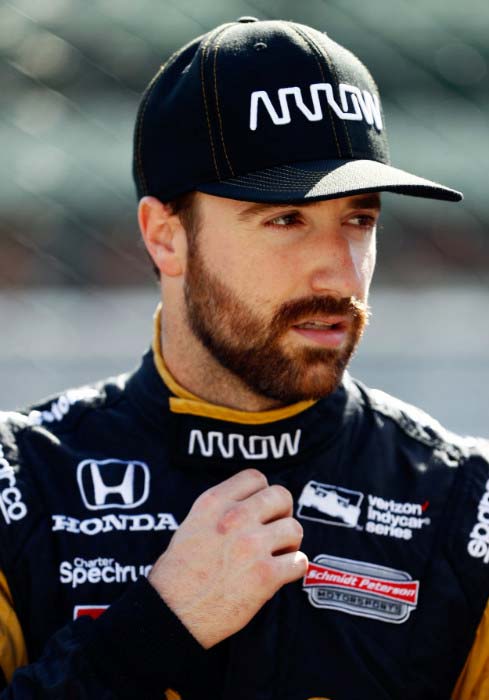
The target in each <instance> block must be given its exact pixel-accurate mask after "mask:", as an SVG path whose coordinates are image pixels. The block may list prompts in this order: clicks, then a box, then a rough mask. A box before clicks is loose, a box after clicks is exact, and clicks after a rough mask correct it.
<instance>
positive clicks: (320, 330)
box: [292, 316, 349, 349]
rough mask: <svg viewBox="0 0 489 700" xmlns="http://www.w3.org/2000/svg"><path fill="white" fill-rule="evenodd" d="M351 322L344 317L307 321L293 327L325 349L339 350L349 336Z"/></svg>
mask: <svg viewBox="0 0 489 700" xmlns="http://www.w3.org/2000/svg"><path fill="white" fill-rule="evenodd" d="M348 324H349V321H348V319H347V318H345V317H344V316H328V317H323V318H315V319H307V320H305V321H301V323H296V324H294V325H293V326H292V330H294V331H295V332H296V333H297V334H298V335H300V336H301V337H302V338H305V339H307V340H309V341H311V340H312V341H313V342H314V343H316V344H318V345H321V346H322V347H325V348H331V349H334V348H339V347H340V346H341V345H343V344H344V342H345V340H346V338H347V336H348Z"/></svg>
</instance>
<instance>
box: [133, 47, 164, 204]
mask: <svg viewBox="0 0 489 700" xmlns="http://www.w3.org/2000/svg"><path fill="white" fill-rule="evenodd" d="M167 65H168V61H167V62H166V63H164V64H163V65H162V66H161V67H160V70H159V71H158V72H157V73H156V75H155V76H154V78H153V80H152V81H151V82H150V84H149V85H148V87H147V90H146V97H145V100H144V104H143V107H142V109H141V110H140V111H139V116H138V119H137V122H136V132H137V134H138V140H137V152H136V162H137V169H138V174H139V178H140V180H141V183H142V185H143V191H144V193H145V194H147V191H148V183H147V181H146V176H145V174H144V169H143V159H142V155H141V147H142V143H143V119H144V115H145V114H146V108H147V107H148V103H149V99H150V97H151V95H152V93H153V90H154V88H155V86H156V83H157V82H158V78H159V77H160V75H161V74H162V73H163V71H164V70H165V68H166V66H167Z"/></svg>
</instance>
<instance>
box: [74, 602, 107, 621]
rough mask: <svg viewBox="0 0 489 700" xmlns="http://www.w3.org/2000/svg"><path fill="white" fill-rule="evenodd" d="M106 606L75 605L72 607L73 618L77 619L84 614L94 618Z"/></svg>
mask: <svg viewBox="0 0 489 700" xmlns="http://www.w3.org/2000/svg"><path fill="white" fill-rule="evenodd" d="M108 607H109V606H108V605H75V607H74V608H73V619H74V620H77V619H78V618H79V617H84V616H86V617H91V618H93V619H94V620H96V619H97V617H100V615H102V613H104V612H105V611H106V610H107V608H108Z"/></svg>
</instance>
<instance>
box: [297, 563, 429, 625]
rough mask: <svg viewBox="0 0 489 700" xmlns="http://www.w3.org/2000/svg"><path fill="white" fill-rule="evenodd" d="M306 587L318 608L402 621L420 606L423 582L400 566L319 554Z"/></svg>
mask: <svg viewBox="0 0 489 700" xmlns="http://www.w3.org/2000/svg"><path fill="white" fill-rule="evenodd" d="M303 588H304V590H305V592H306V593H307V595H308V596H309V601H310V603H311V604H312V605H314V607H316V608H328V609H330V610H339V611H341V612H344V613H348V614H350V615H359V616H361V617H370V618H374V619H377V620H382V621H383V622H392V623H396V624H400V623H402V622H405V621H406V620H407V619H408V617H409V616H410V614H411V613H412V611H413V610H414V609H415V608H416V605H417V602H418V594H419V581H413V579H412V577H411V576H410V575H409V574H408V573H407V572H406V571H401V570H399V569H391V568H389V567H387V566H381V565H378V564H372V563H369V562H363V561H354V560H352V559H343V558H342V557H334V556H329V555H327V554H319V555H318V556H317V557H315V558H314V562H311V563H310V564H309V569H308V571H307V574H306V575H305V577H304V582H303Z"/></svg>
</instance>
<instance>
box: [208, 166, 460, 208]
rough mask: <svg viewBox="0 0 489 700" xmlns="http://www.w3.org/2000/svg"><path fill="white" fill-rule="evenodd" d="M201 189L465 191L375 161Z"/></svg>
mask: <svg viewBox="0 0 489 700" xmlns="http://www.w3.org/2000/svg"><path fill="white" fill-rule="evenodd" d="M196 189H197V190H199V191H200V192H206V193H207V194H214V195H217V196H219V197H227V198H230V199H240V200H246V201H250V202H300V201H305V200H307V201H311V200H320V199H335V198H338V197H346V196H350V195H354V194H360V193H362V192H396V193H397V194H406V195H411V196H413V197H425V198H427V199H443V200H447V201H450V202H459V201H460V200H461V199H463V195H462V193H461V192H458V191H457V190H452V189H450V188H449V187H445V186H444V185H440V184H438V183H437V182H432V181H431V180H425V179H424V178H421V177H418V176H417V175H412V174H411V173H407V172H405V171H404V170H399V169H398V168H393V167H392V166H390V165H385V164H384V163H379V162H377V161H374V160H326V161H313V162H306V163H293V164H292V165H278V166H275V167H273V168H267V169H266V170H259V171H256V172H252V173H246V174H245V175H239V176H237V177H234V178H230V179H227V180H221V181H218V182H211V183H207V184H204V185H199V186H198V187H197V188H196Z"/></svg>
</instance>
